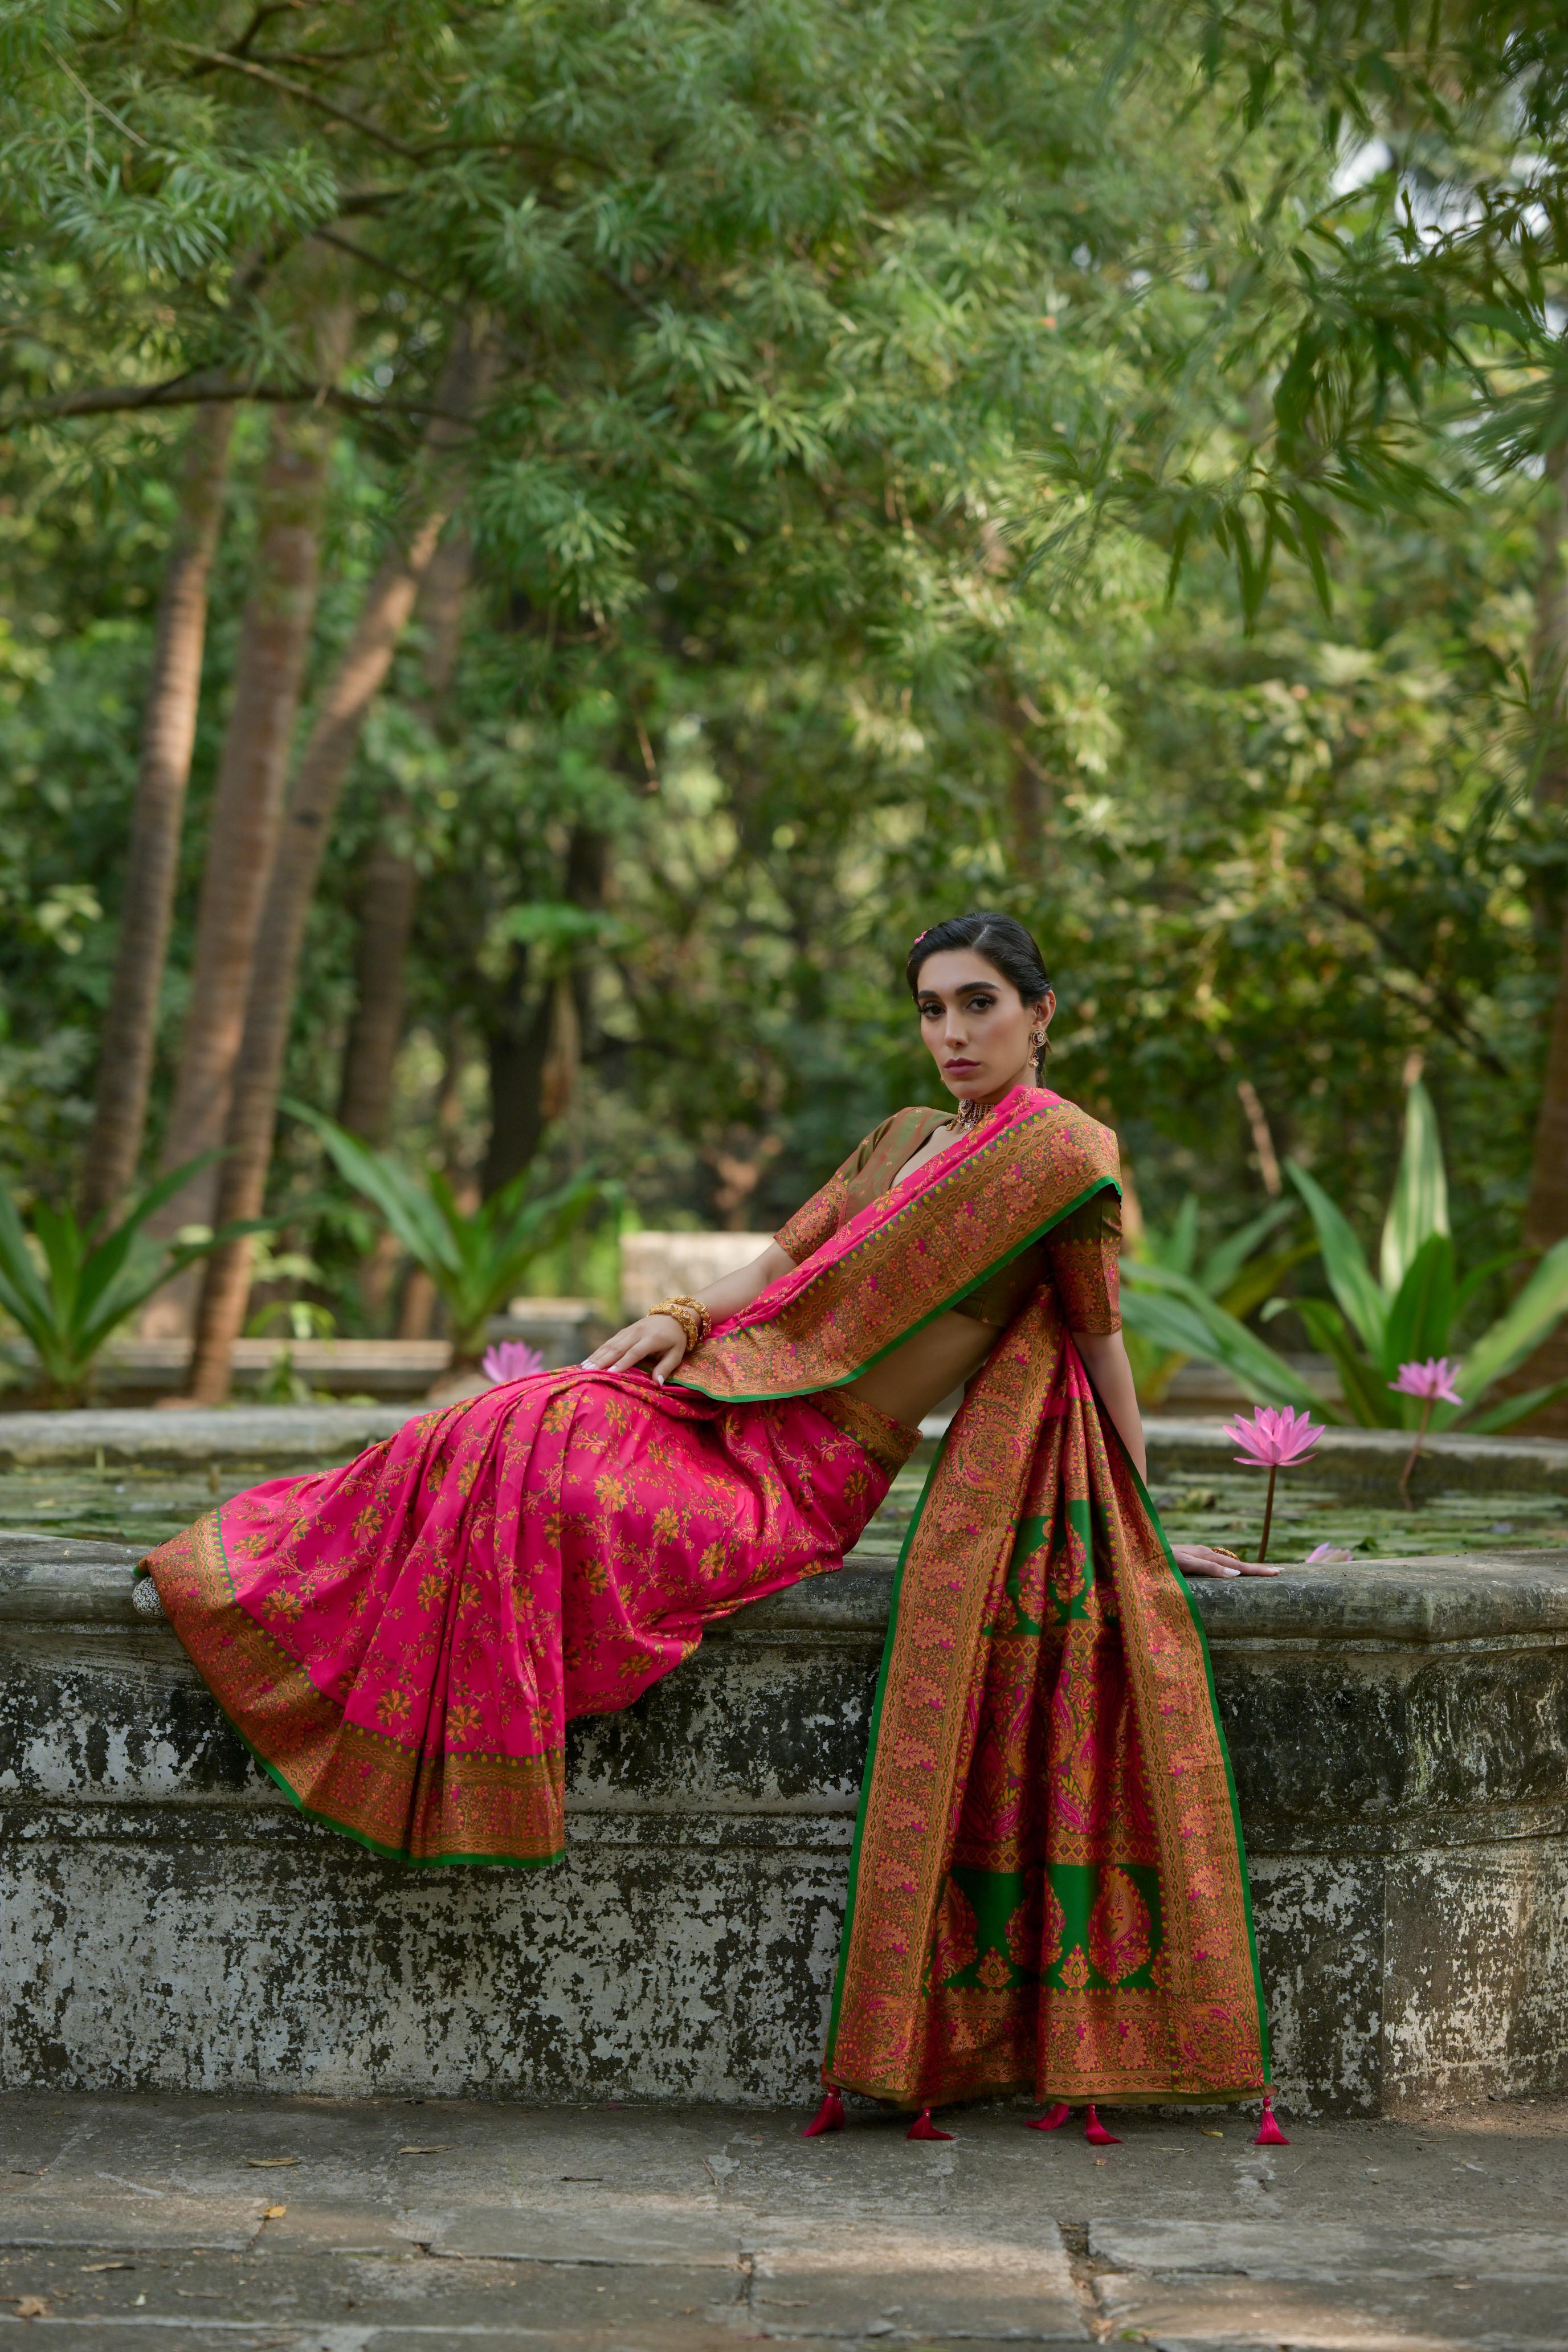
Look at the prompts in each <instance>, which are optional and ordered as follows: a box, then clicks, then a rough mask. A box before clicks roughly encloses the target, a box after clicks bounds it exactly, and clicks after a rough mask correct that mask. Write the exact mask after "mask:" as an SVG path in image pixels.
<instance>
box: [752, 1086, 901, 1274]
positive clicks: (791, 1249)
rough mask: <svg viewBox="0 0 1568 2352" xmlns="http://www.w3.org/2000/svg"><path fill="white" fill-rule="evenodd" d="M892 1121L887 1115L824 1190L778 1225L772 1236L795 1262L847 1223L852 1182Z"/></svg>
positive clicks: (828, 1240) (859, 1144) (831, 1178)
mask: <svg viewBox="0 0 1568 2352" xmlns="http://www.w3.org/2000/svg"><path fill="white" fill-rule="evenodd" d="M895 1116H896V1114H895ZM892 1123H893V1122H892V1120H891V1119H888V1118H885V1119H884V1120H883V1121H882V1124H881V1126H880V1127H878V1128H873V1129H872V1130H871V1132H870V1134H869V1135H868V1136H867V1137H866V1138H865V1139H864V1140H863V1141H861V1142H859V1143H858V1144H857V1145H856V1146H855V1149H854V1150H853V1151H852V1152H851V1153H850V1154H849V1157H848V1159H847V1160H846V1161H845V1162H844V1165H843V1167H842V1168H840V1169H838V1170H837V1171H836V1173H835V1174H833V1175H832V1176H830V1177H829V1178H828V1180H827V1181H826V1184H825V1185H824V1186H823V1188H822V1190H821V1192H814V1193H813V1194H812V1196H811V1198H810V1200H809V1201H805V1202H802V1204H801V1206H800V1207H799V1208H798V1209H797V1210H796V1211H795V1214H794V1216H793V1217H791V1218H790V1220H789V1222H788V1223H787V1224H784V1225H781V1226H780V1227H779V1229H778V1231H777V1233H776V1234H774V1235H773V1239H774V1241H775V1242H777V1244H778V1245H779V1247H780V1249H782V1250H785V1251H787V1252H788V1254H789V1255H790V1256H791V1257H793V1258H794V1260H795V1264H796V1265H801V1264H802V1263H803V1262H804V1261H805V1259H806V1258H808V1257H810V1256H811V1255H813V1254H814V1253H815V1252H816V1251H817V1250H819V1249H820V1248H821V1247H822V1244H823V1243H824V1242H830V1241H831V1240H832V1239H833V1236H834V1234H836V1233H837V1231H838V1228H839V1226H840V1225H841V1224H843V1223H845V1221H846V1219H847V1217H848V1215H849V1187H850V1184H851V1183H852V1181H854V1179H855V1178H856V1177H857V1176H858V1174H859V1173H860V1171H861V1170H862V1168H864V1167H865V1165H866V1162H867V1160H869V1158H870V1157H871V1154H872V1152H873V1151H875V1150H876V1149H877V1146H878V1144H879V1143H880V1141H881V1139H882V1138H883V1136H884V1135H885V1134H886V1133H887V1131H888V1129H889V1127H891V1125H892Z"/></svg>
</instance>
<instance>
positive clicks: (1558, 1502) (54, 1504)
mask: <svg viewBox="0 0 1568 2352" xmlns="http://www.w3.org/2000/svg"><path fill="white" fill-rule="evenodd" d="M287 1475H289V1473H288V1472H287V1471H280V1470H279V1467H278V1465H276V1464H267V1463H259V1462H251V1463H246V1462H225V1463H222V1464H216V1463H215V1464H210V1465H206V1466H205V1468H203V1469H199V1470H194V1471H193V1470H134V1469H124V1468H113V1467H110V1468H108V1469H105V1470H89V1469H42V1470H11V1471H7V1472H5V1473H3V1474H0V1527H4V1528H6V1529H8V1530H10V1531H13V1532H15V1533H17V1534H34V1535H58V1536H74V1537H86V1538H92V1537H96V1538H99V1539H100V1540H105V1539H107V1540H110V1541H113V1542H118V1543H127V1544H134V1545H136V1546H138V1547H139V1548H141V1549H148V1550H151V1549H152V1548H153V1545H155V1544H159V1543H162V1542H163V1539H164V1538H165V1537H167V1536H172V1535H174V1533H175V1532H176V1530H177V1529H179V1528H183V1527H185V1526H187V1525H188V1524H189V1522H190V1521H191V1520H192V1519H194V1518H197V1517H200V1515H201V1513H202V1512H203V1511H205V1510H208V1509H210V1508H211V1507H212V1505H213V1504H214V1503H215V1502H217V1501H221V1500H223V1499H225V1498H226V1497H227V1496H230V1495H236V1494H238V1493H239V1492H240V1491H241V1490H242V1489H243V1488H245V1487H247V1486H255V1485H257V1484H258V1483H259V1482H260V1481H261V1480H263V1479H266V1478H276V1477H279V1476H287ZM924 1479H925V1470H924V1467H923V1465H910V1468H909V1469H907V1470H905V1471H903V1472H901V1473H900V1475H899V1477H898V1478H897V1479H895V1481H894V1483H893V1486H892V1488H891V1490H890V1492H889V1496H888V1499H887V1501H886V1502H885V1503H884V1504H883V1506H882V1508H881V1510H880V1511H879V1513H878V1515H877V1517H876V1518H875V1519H874V1520H873V1521H872V1523H871V1525H870V1526H869V1527H868V1528H867V1530H866V1534H865V1536H864V1538H862V1540H861V1543H860V1546H859V1550H860V1552H861V1554H862V1555H863V1556H868V1557H870V1558H873V1559H886V1558H888V1557H889V1555H893V1554H896V1553H897V1551H898V1549H899V1547H900V1543H901V1541H902V1539H903V1535H904V1530H905V1528H907V1526H908V1524H909V1519H910V1513H911V1512H912V1511H913V1509H914V1507H915V1505H916V1503H917V1502H918V1501H919V1499H920V1492H921V1486H922V1485H923V1483H924ZM1265 1485H1266V1481H1265V1480H1264V1478H1263V1477H1262V1476H1261V1475H1257V1474H1254V1473H1253V1472H1250V1471H1247V1470H1242V1469H1237V1470H1235V1471H1230V1472H1226V1471H1216V1472H1209V1473H1205V1474H1204V1475H1201V1476H1200V1475H1193V1476H1186V1475H1173V1476H1167V1477H1164V1478H1156V1480H1155V1483H1154V1486H1153V1488H1152V1493H1153V1496H1154V1502H1155V1506H1156V1507H1157V1509H1158V1510H1159V1513H1160V1516H1161V1519H1162V1521H1163V1525H1164V1528H1165V1532H1166V1534H1167V1535H1168V1536H1169V1537H1170V1538H1171V1540H1172V1541H1173V1543H1215V1544H1223V1545H1226V1547H1227V1548H1228V1549H1231V1550H1233V1551H1237V1552H1240V1553H1242V1554H1244V1555H1250V1554H1252V1553H1253V1552H1254V1551H1255V1549H1256V1546H1257V1542H1258V1533H1259V1529H1260V1528H1261V1525H1262V1517H1263V1496H1264V1489H1265ZM1390 1485H1391V1489H1392V1481H1391V1482H1390ZM1418 1491H1419V1489H1418ZM1390 1501H1391V1504H1392V1506H1393V1507H1380V1506H1378V1505H1375V1504H1372V1503H1368V1502H1366V1501H1365V1500H1363V1499H1360V1498H1357V1497H1350V1498H1347V1497H1345V1496H1339V1495H1336V1494H1335V1492H1334V1490H1333V1488H1332V1487H1331V1486H1327V1485H1323V1484H1321V1483H1320V1484H1314V1483H1312V1481H1311V1480H1310V1478H1305V1477H1300V1478H1295V1477H1282V1478H1281V1479H1280V1481H1279V1491H1278V1493H1277V1495H1276V1497H1275V1506H1274V1532H1273V1535H1272V1537H1271V1538H1270V1540H1269V1547H1268V1550H1269V1558H1270V1559H1271V1560H1274V1561H1276V1562H1278V1563H1279V1564H1280V1565H1282V1566H1283V1565H1287V1564H1288V1563H1289V1562H1290V1561H1292V1560H1302V1559H1305V1558H1306V1556H1307V1554H1308V1553H1309V1552H1310V1550H1312V1549H1313V1548H1314V1547H1315V1546H1316V1545H1318V1544H1321V1543H1327V1544H1334V1545H1339V1546H1342V1547H1343V1548H1345V1549H1349V1550H1352V1551H1354V1552H1356V1553H1358V1554H1360V1555H1362V1556H1363V1557H1373V1558H1375V1557H1376V1556H1378V1555H1380V1554H1381V1555H1382V1556H1384V1558H1390V1557H1396V1558H1407V1557H1409V1556H1411V1555H1412V1554H1422V1553H1430V1552H1459V1551H1547V1550H1557V1549H1564V1548H1568V1496H1559V1495H1531V1494H1519V1493H1509V1492H1507V1491H1504V1490H1502V1489H1500V1490H1499V1491H1498V1492H1496V1493H1495V1494H1468V1493H1460V1492H1457V1491H1456V1492H1447V1493H1444V1492H1435V1493H1433V1494H1431V1495H1430V1496H1423V1498H1422V1500H1421V1501H1420V1503H1419V1504H1418V1506H1417V1507H1416V1508H1415V1510H1411V1511H1405V1510H1401V1509H1400V1508H1399V1507H1398V1503H1397V1496H1396V1495H1394V1494H1393V1493H1392V1492H1391V1496H1390Z"/></svg>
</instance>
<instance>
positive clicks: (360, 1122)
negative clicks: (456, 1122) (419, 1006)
mask: <svg viewBox="0 0 1568 2352" xmlns="http://www.w3.org/2000/svg"><path fill="white" fill-rule="evenodd" d="M472 571H473V544H472V541H470V540H469V538H468V534H467V532H465V531H454V532H453V533H452V534H451V535H450V537H448V538H447V539H445V540H443V541H442V542H441V545H440V546H439V548H437V551H436V554H435V556H434V558H433V559H432V561H431V563H430V567H429V569H428V571H427V572H426V574H425V579H424V583H423V584H422V586H421V588H420V591H419V600H418V603H417V604H416V606H415V613H414V617H415V621H416V625H422V626H423V628H424V632H425V650H424V669H425V684H426V689H427V694H428V701H427V704H426V718H427V719H428V722H429V724H430V726H431V728H432V729H433V730H434V729H437V728H438V727H439V725H440V721H441V709H442V705H443V703H444V702H445V700H446V698H447V692H448V690H449V688H450V687H451V683H452V675H453V672H454V671H455V669H456V668H457V665H458V645H459V642H460V640H461V636H462V625H463V601H464V598H465V596H466V595H467V593H468V581H469V578H470V576H471V573H472ZM404 814H405V808H404V803H403V796H402V794H401V793H395V792H393V793H388V794H387V797H386V800H385V802H384V804H383V807H382V812H381V825H380V830H379V832H378V833H377V835H376V839H375V842H374V845H373V847H372V849H371V853H370V857H369V860H368V862H367V864H366V866H365V877H364V887H363V892H362V894H361V898H360V917H359V943H358V948H357V951H356V953H355V957H354V1014H353V1022H352V1023H351V1024H350V1028H349V1034H348V1042H347V1044H346V1045H345V1046H344V1048H343V1076H342V1094H341V1095H340V1097H339V1101H338V1119H339V1123H340V1124H341V1125H342V1126H343V1127H346V1128H347V1129H349V1130H350V1132H351V1133H352V1134H354V1135H360V1136H363V1138H364V1139H365V1141H366V1142H367V1143H377V1144H379V1143H382V1142H384V1140H385V1137H386V1130H387V1127H388V1125H389V1123H390V1120H391V1115H392V1088H393V1080H394V1077H395V1072H396V1066H397V1055H398V1049H399V1047H400V1046H401V1045H402V1043H403V1009H404V1003H405V997H406V995H407V979H408V943H409V940H410V939H411V937H412V935H413V930H414V912H415V908H416V903H417V901H418V897H419V869H418V867H417V866H416V865H415V863H414V860H413V859H412V857H408V856H405V855H404V854H403V852H402V851H401V850H399V849H398V848H397V847H396V845H395V840H394V838H393V837H392V836H393V835H395V832H396V830H397V829H398V826H399V822H400V820H401V819H402V818H403V816H404Z"/></svg>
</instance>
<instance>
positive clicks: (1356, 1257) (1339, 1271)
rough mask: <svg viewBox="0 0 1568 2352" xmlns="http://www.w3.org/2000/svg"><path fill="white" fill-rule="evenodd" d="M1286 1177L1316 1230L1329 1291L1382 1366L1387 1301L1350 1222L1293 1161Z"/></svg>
mask: <svg viewBox="0 0 1568 2352" xmlns="http://www.w3.org/2000/svg"><path fill="white" fill-rule="evenodd" d="M1285 1173H1286V1174H1287V1175H1288V1176H1289V1179H1290V1181H1291V1183H1292V1184H1294V1186H1295V1187H1296V1190H1297V1191H1298V1192H1300V1195H1301V1198H1302V1200H1303V1201H1305V1202H1306V1203H1307V1213H1308V1214H1309V1215H1310V1218H1311V1220H1312V1223H1313V1225H1314V1227H1315V1228H1316V1230H1317V1235H1318V1247H1319V1249H1320V1251H1321V1254H1322V1260H1323V1271H1324V1273H1325V1274H1326V1275H1327V1276H1328V1277H1329V1287H1330V1289H1331V1291H1332V1292H1333V1294H1334V1297H1336V1298H1337V1299H1338V1300H1339V1302H1340V1307H1341V1308H1342V1312H1343V1314H1344V1316H1345V1318H1346V1320H1347V1321H1348V1322H1349V1323H1350V1325H1351V1326H1352V1329H1353V1330H1354V1331H1355V1332H1356V1333H1357V1334H1358V1335H1359V1337H1360V1339H1361V1341H1362V1344H1363V1347H1364V1348H1365V1349H1366V1350H1367V1353H1368V1354H1369V1355H1370V1356H1372V1357H1373V1359H1374V1360H1376V1361H1377V1362H1379V1363H1381V1362H1382V1360H1383V1339H1384V1325H1385V1323H1386V1322H1387V1319H1388V1301H1387V1299H1386V1298H1385V1297H1384V1294H1383V1292H1382V1291H1381V1290H1380V1289H1379V1288H1378V1286H1377V1284H1376V1283H1375V1282H1374V1281H1373V1276H1372V1268H1371V1267H1370V1266H1369V1265H1368V1264H1367V1262H1366V1253H1365V1251H1364V1250H1363V1248H1362V1245H1361V1244H1360V1242H1358V1241H1357V1239H1356V1237H1355V1234H1353V1233H1352V1230H1351V1226H1350V1223H1349V1220H1348V1219H1347V1218H1346V1217H1345V1216H1344V1215H1343V1214H1342V1213H1341V1211H1340V1210H1339V1209H1337V1208H1336V1207H1335V1206H1334V1203H1333V1202H1332V1201H1331V1200H1330V1198H1329V1196H1328V1194H1327V1193H1326V1192H1324V1190H1323V1188H1322V1186H1321V1184H1320V1183H1319V1182H1318V1181H1316V1179H1315V1178H1314V1177H1311V1176H1309V1175H1308V1173H1307V1171H1306V1170H1305V1169H1304V1168H1303V1167H1301V1166H1300V1163H1299V1162H1298V1161H1296V1160H1287V1161H1286V1162H1285Z"/></svg>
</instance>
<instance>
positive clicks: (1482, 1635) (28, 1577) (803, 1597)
mask: <svg viewBox="0 0 1568 2352" xmlns="http://www.w3.org/2000/svg"><path fill="white" fill-rule="evenodd" d="M137 1558H138V1554H137V1552H136V1550H135V1549H134V1547H132V1546H131V1545H128V1544H111V1543H76V1542H71V1541H69V1540H68V1539H65V1538H59V1537H53V1536H31V1535H4V1536H0V1624H5V1623H10V1624H35V1625H37V1624H75V1625H89V1624H114V1625H127V1626H134V1627H136V1628H137V1629H138V1630H140V1631H142V1632H155V1631H156V1630H157V1621H156V1620H150V1619H148V1618H145V1617H142V1616H140V1615H139V1614H138V1613H137V1612H136V1611H135V1610H134V1609H133V1608H132V1604H131V1585H130V1580H131V1571H132V1569H133V1568H134V1566H135V1564H136V1560H137ZM894 1569H895V1561H894V1559H893V1557H892V1555H891V1554H887V1553H884V1554H880V1555H873V1556H872V1557H871V1558H869V1559H868V1558H866V1557H864V1556H862V1555H857V1554H855V1553H851V1554H850V1556H849V1560H848V1563H847V1566H846V1567H845V1568H844V1569H843V1570H841V1571H840V1572H839V1573H838V1574H837V1575H834V1576H822V1577H816V1578H814V1579H812V1580H810V1581H809V1582H807V1583H805V1584H796V1585H794V1586H792V1587H791V1589H790V1590H789V1591H787V1592H777V1593H772V1594H770V1595H769V1596H768V1598H767V1599H766V1600H763V1601H752V1603H751V1604H750V1606H749V1607H747V1608H745V1609H742V1610H739V1611H737V1612H736V1614H735V1615H734V1616H733V1617H731V1618H730V1619H727V1620H726V1621H725V1622H723V1623H722V1624H721V1625H718V1626H715V1627H714V1628H713V1630H712V1632H711V1633H710V1634H709V1636H708V1639H709V1640H710V1641H712V1640H715V1639H720V1640H721V1639H724V1638H726V1637H728V1638H730V1639H744V1640H747V1641H753V1640H772V1639H773V1638H775V1637H776V1636H778V1635H780V1634H785V1633H790V1634H796V1633H804V1634H832V1633H855V1634H874V1635H876V1636H877V1637H878V1638H880V1637H881V1635H882V1634H883V1633H885V1631H886V1629H887V1623H888V1611H889V1603H890V1600H891V1594H892V1582H893V1574H894ZM1192 1591H1193V1596H1194V1601H1196V1604H1197V1607H1198V1611H1199V1613H1200V1615H1201V1616H1202V1619H1203V1622H1204V1630H1205V1633H1207V1635H1208V1638H1209V1640H1210V1642H1211V1643H1267V1644H1269V1645H1272V1644H1274V1643H1293V1642H1305V1643H1321V1642H1323V1641H1325V1640H1328V1641H1333V1642H1335V1643H1347V1644H1355V1645H1357V1646H1360V1645H1362V1644H1367V1643H1370V1644H1372V1645H1373V1646H1374V1647H1378V1648H1381V1647H1384V1646H1385V1645H1388V1644H1391V1643H1392V1644H1395V1645H1397V1644H1401V1643H1415V1644H1418V1645H1422V1646H1434V1645H1438V1644H1442V1643H1468V1642H1477V1641H1482V1642H1486V1643H1497V1642H1499V1641H1501V1640H1507V1639H1514V1640H1518V1639H1521V1638H1524V1639H1528V1638H1531V1637H1535V1636H1548V1637H1550V1636H1555V1635H1557V1634H1559V1633H1568V1551H1560V1552H1495V1553H1494V1552H1466V1553H1463V1554H1459V1555H1456V1556H1451V1557H1444V1556H1443V1555H1441V1554H1436V1555H1433V1556H1431V1557H1427V1558H1422V1559H1368V1560H1352V1562H1350V1564H1349V1565H1348V1566H1341V1567H1335V1568H1295V1569H1289V1568H1287V1569H1282V1570H1281V1571H1280V1573H1279V1575H1278V1576H1277V1577H1241V1578H1237V1580H1234V1581H1231V1580H1218V1579H1214V1578H1199V1579H1196V1580H1194V1583H1193V1586H1192Z"/></svg>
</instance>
